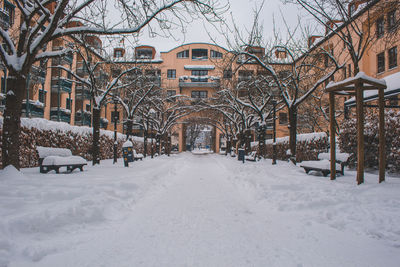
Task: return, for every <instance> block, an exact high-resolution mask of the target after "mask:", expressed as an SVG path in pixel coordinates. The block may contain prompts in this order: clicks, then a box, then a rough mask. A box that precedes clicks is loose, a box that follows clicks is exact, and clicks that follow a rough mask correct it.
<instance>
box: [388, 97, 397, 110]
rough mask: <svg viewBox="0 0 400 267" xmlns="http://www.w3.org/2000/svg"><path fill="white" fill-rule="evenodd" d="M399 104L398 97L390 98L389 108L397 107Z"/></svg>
mask: <svg viewBox="0 0 400 267" xmlns="http://www.w3.org/2000/svg"><path fill="white" fill-rule="evenodd" d="M398 104H399V99H398V98H397V96H392V97H390V98H389V106H392V107H397V106H398Z"/></svg>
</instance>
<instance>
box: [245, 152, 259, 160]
mask: <svg viewBox="0 0 400 267" xmlns="http://www.w3.org/2000/svg"><path fill="white" fill-rule="evenodd" d="M244 158H245V160H248V161H256V160H257V151H252V152H251V153H250V155H248V156H245V157H244Z"/></svg>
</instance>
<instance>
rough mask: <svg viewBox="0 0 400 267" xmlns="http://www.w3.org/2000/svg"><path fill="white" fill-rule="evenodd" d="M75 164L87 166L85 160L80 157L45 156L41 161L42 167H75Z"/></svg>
mask: <svg viewBox="0 0 400 267" xmlns="http://www.w3.org/2000/svg"><path fill="white" fill-rule="evenodd" d="M75 164H87V162H86V160H85V159H84V158H82V157H80V156H69V157H60V156H47V157H45V158H44V159H43V162H42V165H43V166H49V165H75Z"/></svg>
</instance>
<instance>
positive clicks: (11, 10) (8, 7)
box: [4, 1, 15, 26]
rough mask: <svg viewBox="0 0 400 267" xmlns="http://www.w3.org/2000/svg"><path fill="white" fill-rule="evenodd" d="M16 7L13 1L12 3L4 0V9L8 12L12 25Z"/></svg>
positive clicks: (9, 21)
mask: <svg viewBox="0 0 400 267" xmlns="http://www.w3.org/2000/svg"><path fill="white" fill-rule="evenodd" d="M14 9H15V6H14V5H13V4H12V3H10V2H9V1H4V11H5V12H6V13H8V21H7V22H8V23H9V24H10V26H12V25H13V24H14V12H15V11H14Z"/></svg>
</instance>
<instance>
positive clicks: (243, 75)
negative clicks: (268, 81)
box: [238, 70, 253, 82]
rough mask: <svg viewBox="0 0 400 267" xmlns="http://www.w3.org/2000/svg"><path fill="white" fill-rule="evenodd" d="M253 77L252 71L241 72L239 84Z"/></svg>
mask: <svg viewBox="0 0 400 267" xmlns="http://www.w3.org/2000/svg"><path fill="white" fill-rule="evenodd" d="M252 76H253V71H252V70H239V77H238V79H239V82H241V81H248V80H250V79H251V77H252Z"/></svg>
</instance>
